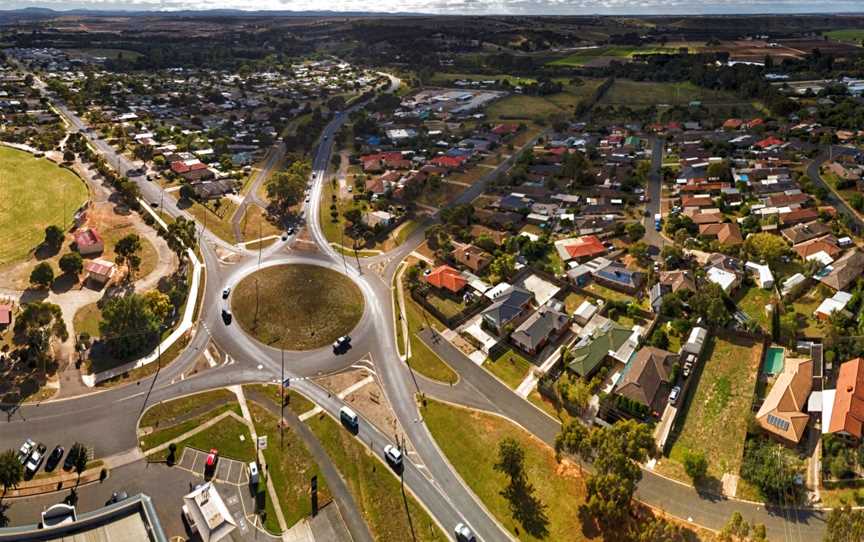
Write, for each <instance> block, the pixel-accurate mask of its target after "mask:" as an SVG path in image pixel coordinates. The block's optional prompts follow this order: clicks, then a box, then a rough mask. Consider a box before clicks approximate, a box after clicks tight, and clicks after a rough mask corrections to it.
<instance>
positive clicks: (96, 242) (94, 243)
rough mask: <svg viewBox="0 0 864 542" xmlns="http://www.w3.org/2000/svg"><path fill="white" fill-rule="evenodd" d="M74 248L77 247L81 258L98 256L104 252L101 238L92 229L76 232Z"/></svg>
mask: <svg viewBox="0 0 864 542" xmlns="http://www.w3.org/2000/svg"><path fill="white" fill-rule="evenodd" d="M75 246H77V247H78V253H79V254H81V255H82V256H90V255H92V254H99V253H101V252H102V251H103V250H105V243H104V242H103V241H102V236H101V235H99V232H98V231H96V230H94V229H93V228H85V229H82V230H78V231H76V232H75Z"/></svg>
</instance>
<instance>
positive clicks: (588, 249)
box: [555, 235, 606, 262]
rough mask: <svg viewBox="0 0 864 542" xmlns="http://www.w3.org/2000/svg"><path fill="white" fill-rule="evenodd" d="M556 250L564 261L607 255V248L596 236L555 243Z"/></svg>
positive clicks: (585, 236)
mask: <svg viewBox="0 0 864 542" xmlns="http://www.w3.org/2000/svg"><path fill="white" fill-rule="evenodd" d="M555 250H557V251H558V255H559V256H560V257H561V259H562V260H563V261H565V262H566V261H570V260H585V259H591V258H595V257H597V256H600V255H602V254H605V253H606V247H605V246H603V242H602V241H601V240H600V239H599V238H598V237H597V236H596V235H583V236H582V237H573V238H570V239H559V240H558V241H555Z"/></svg>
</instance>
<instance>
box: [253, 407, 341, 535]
mask: <svg viewBox="0 0 864 542" xmlns="http://www.w3.org/2000/svg"><path fill="white" fill-rule="evenodd" d="M249 413H250V415H251V416H252V421H253V422H254V423H255V432H256V433H257V434H258V436H266V437H267V440H268V442H269V445H268V446H267V449H266V450H264V451H263V454H264V459H266V460H267V469H268V470H267V474H268V475H269V476H270V479H271V480H273V485H274V486H275V489H276V494H277V495H278V497H279V505H280V506H281V508H282V513H283V514H284V515H285V523H287V524H288V527H289V528H290V527H291V526H292V525H294V524H295V523H297V522H298V521H300V520H301V519H303V518H304V517H309V516H311V514H312V502H311V501H310V498H309V480H310V479H311V478H312V476H317V477H318V502H319V503H321V504H324V503H326V502H327V501H328V500H330V492H329V490H328V489H327V481H326V480H325V479H324V475H323V474H321V470H320V469H319V468H318V465H317V464H316V463H315V460H314V459H313V458H312V455H311V454H310V453H309V451H308V450H307V449H306V446H305V445H304V444H303V441H302V440H300V437H299V436H298V435H297V434H296V433H294V432H293V431H292V430H291V429H289V428H286V429H285V430H284V439H285V441H284V444H281V445H280V434H279V429H278V424H279V420H278V418H277V417H276V416H274V415H273V414H271V413H270V412H269V411H268V410H267V409H265V408H264V407H262V406H260V405H258V404H257V403H254V402H253V403H249ZM272 516H273V517H272V518H271V514H269V513H268V514H267V520H268V522H269V521H271V519H272V522H273V524H274V526H275V529H268V530H275V531H277V532H278V527H279V524H278V522H277V521H276V517H275V514H273V515H272Z"/></svg>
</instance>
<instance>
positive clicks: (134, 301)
mask: <svg viewBox="0 0 864 542" xmlns="http://www.w3.org/2000/svg"><path fill="white" fill-rule="evenodd" d="M161 323H162V321H161V320H160V318H159V316H158V315H157V314H155V313H154V312H153V309H152V307H151V304H150V303H149V302H148V301H147V300H146V299H145V298H144V296H142V295H139V294H136V293H131V294H129V295H127V296H124V297H115V298H113V299H109V300H108V301H107V302H106V303H105V306H104V307H102V321H101V322H100V323H99V331H100V332H101V333H102V338H103V340H105V343H106V345H107V346H108V348H109V350H111V352H112V353H113V354H114V355H116V356H118V357H121V358H125V357H130V356H132V355H134V354H138V353H141V352H142V351H143V350H145V349H147V348H150V347H152V345H153V343H154V341H155V340H156V339H157V338H158V336H159V326H160V324H161Z"/></svg>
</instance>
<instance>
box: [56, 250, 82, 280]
mask: <svg viewBox="0 0 864 542" xmlns="http://www.w3.org/2000/svg"><path fill="white" fill-rule="evenodd" d="M83 269H84V260H83V258H81V255H80V254H78V253H77V252H69V253H67V254H64V255H63V256H61V257H60V270H61V271H63V272H64V273H66V274H67V275H74V276H76V277H77V276H78V275H79V274H81V271H82V270H83Z"/></svg>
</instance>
